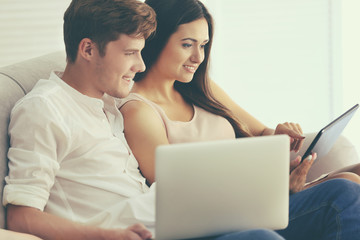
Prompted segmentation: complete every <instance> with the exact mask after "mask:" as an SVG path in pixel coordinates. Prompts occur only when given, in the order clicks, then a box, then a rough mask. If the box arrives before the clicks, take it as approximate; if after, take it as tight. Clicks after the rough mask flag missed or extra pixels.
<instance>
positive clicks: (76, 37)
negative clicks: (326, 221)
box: [0, 0, 282, 239]
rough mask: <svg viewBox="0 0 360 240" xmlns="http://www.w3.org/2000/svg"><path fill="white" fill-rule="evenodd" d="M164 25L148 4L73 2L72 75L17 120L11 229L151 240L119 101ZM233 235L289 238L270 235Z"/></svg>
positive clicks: (148, 196)
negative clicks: (149, 43)
mask: <svg viewBox="0 0 360 240" xmlns="http://www.w3.org/2000/svg"><path fill="white" fill-rule="evenodd" d="M155 27H156V21H155V13H154V12H153V10H152V9H151V8H150V7H148V6H147V5H146V4H144V3H142V2H138V1H135V0H102V1H99V0H73V1H72V3H71V4H70V6H69V8H68V9H67V11H66V12H65V15H64V39H65V46H66V53H67V62H68V63H67V66H66V68H65V71H64V72H63V73H60V72H52V73H51V76H50V79H49V80H40V81H39V82H38V83H37V84H36V85H35V86H34V88H33V90H32V91H31V92H30V93H29V94H28V95H26V96H25V97H24V98H23V99H21V100H20V101H19V102H18V103H17V104H16V105H15V107H14V109H13V111H12V113H11V120H10V125H9V135H10V145H11V147H10V149H9V153H8V157H9V175H8V176H7V177H6V183H7V185H6V186H5V188H4V196H3V203H4V205H7V224H8V228H9V229H11V230H14V231H17V232H24V233H30V234H33V235H36V236H38V237H40V238H43V239H148V238H150V237H151V232H150V231H148V230H147V229H146V228H145V226H144V225H143V224H145V225H147V226H149V227H153V224H154V194H153V193H154V191H153V189H152V188H149V187H148V186H147V185H146V183H145V179H144V178H143V177H142V176H141V174H140V173H139V170H138V164H137V161H136V160H135V158H134V156H133V155H132V153H131V151H130V149H129V147H128V145H127V143H126V141H125V138H124V134H123V120H122V116H121V114H120V112H119V111H118V107H117V98H121V97H125V96H126V95H127V94H128V92H129V87H130V83H131V80H132V79H133V77H134V75H135V74H136V73H137V72H141V71H144V70H145V66H144V63H143V61H142V58H141V50H142V48H143V47H144V42H145V38H147V37H148V36H149V35H150V34H151V33H152V32H153V31H154V30H155ZM139 222H140V223H139ZM1 234H2V236H12V237H14V239H16V237H19V236H20V235H16V234H15V233H13V232H5V231H2V232H0V235H1ZM21 236H23V235H21ZM223 237H224V238H223V239H244V238H246V239H249V238H253V239H282V238H281V237H279V235H277V234H276V233H274V232H271V231H267V230H256V231H247V232H243V233H235V234H231V235H225V236H223ZM19 239H20V237H19ZM220 239H221V238H220Z"/></svg>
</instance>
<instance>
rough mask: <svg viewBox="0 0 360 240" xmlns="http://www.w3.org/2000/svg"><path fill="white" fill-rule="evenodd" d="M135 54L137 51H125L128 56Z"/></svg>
mask: <svg viewBox="0 0 360 240" xmlns="http://www.w3.org/2000/svg"><path fill="white" fill-rule="evenodd" d="M134 54H135V52H126V53H125V55H126V56H130V55H134Z"/></svg>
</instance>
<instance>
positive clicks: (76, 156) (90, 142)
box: [3, 72, 155, 230]
mask: <svg viewBox="0 0 360 240" xmlns="http://www.w3.org/2000/svg"><path fill="white" fill-rule="evenodd" d="M60 77H61V73H55V72H52V73H51V76H50V79H49V80H40V81H39V82H38V83H37V84H36V85H35V87H34V88H33V90H32V91H31V92H30V93H29V94H27V95H26V96H25V97H24V98H22V99H21V100H19V101H18V102H17V103H16V105H15V107H14V108H13V110H12V113H11V118H10V125H9V136H10V146H11V147H10V149H9V153H8V158H9V175H8V176H7V177H6V186H5V188H4V195H3V204H4V205H6V204H14V205H22V206H29V207H34V208H37V209H40V210H42V211H45V212H48V213H51V214H54V215H57V216H60V217H64V218H67V219H70V220H72V221H76V222H81V223H84V224H89V225H96V226H101V227H111V228H116V227H121V228H123V227H127V226H129V225H131V224H134V223H138V222H142V223H144V224H145V225H146V226H147V227H149V228H150V230H153V227H154V222H155V219H154V218H155V213H154V211H155V194H154V188H153V187H151V188H149V187H148V186H147V185H146V183H145V178H144V177H142V175H141V174H140V172H139V169H138V163H137V161H136V159H135V158H134V156H133V154H132V153H131V151H130V148H129V146H128V145H127V143H126V140H125V137H124V133H123V118H122V116H121V113H120V112H119V110H118V104H117V103H118V99H115V98H113V97H111V96H108V95H106V94H105V95H104V96H103V98H102V99H96V98H91V97H88V96H86V95H83V94H81V93H80V92H78V91H77V90H75V89H74V88H72V87H70V86H69V85H67V84H66V83H65V82H64V81H62V80H61V79H60Z"/></svg>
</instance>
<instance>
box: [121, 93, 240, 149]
mask: <svg viewBox="0 0 360 240" xmlns="http://www.w3.org/2000/svg"><path fill="white" fill-rule="evenodd" d="M134 100H135V101H142V102H144V103H146V104H148V105H149V106H151V107H152V108H153V109H154V111H155V112H156V113H157V115H158V116H159V118H160V119H161V120H162V122H163V124H164V127H165V129H166V133H167V137H168V140H169V143H170V144H172V143H183V142H199V141H210V140H221V139H234V138H235V132H234V129H233V127H232V126H231V124H230V123H229V121H228V120H226V119H225V118H223V117H221V116H218V115H215V114H213V113H210V112H208V111H206V110H204V109H202V108H200V107H197V106H195V105H193V107H194V116H193V118H192V119H191V120H190V121H188V122H182V121H173V120H170V119H169V118H168V117H167V115H166V114H165V111H164V110H163V109H162V108H161V107H160V106H159V105H157V104H156V103H154V102H152V101H150V100H148V99H146V98H145V97H143V96H142V95H140V94H136V93H130V94H129V96H128V97H126V98H124V99H122V100H121V106H123V105H124V104H125V103H127V102H128V101H134ZM144 121H146V120H145V119H144Z"/></svg>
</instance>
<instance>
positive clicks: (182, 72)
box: [120, 0, 360, 192]
mask: <svg viewBox="0 0 360 240" xmlns="http://www.w3.org/2000/svg"><path fill="white" fill-rule="evenodd" d="M146 3H147V4H149V5H150V6H151V7H153V8H154V9H155V11H156V13H157V16H158V17H157V19H158V28H157V32H156V35H155V36H154V37H153V38H150V39H149V40H147V41H146V44H145V48H144V50H143V52H142V55H143V59H144V62H145V65H146V66H147V70H146V71H145V72H143V73H140V74H138V75H137V76H136V78H135V79H134V80H135V83H134V86H133V88H132V93H131V94H130V96H129V97H127V98H126V99H125V100H124V101H123V106H122V107H121V109H120V110H121V112H122V114H123V115H124V120H125V136H126V138H127V141H128V143H129V145H130V147H131V149H132V151H133V153H134V155H135V157H136V159H137V160H138V162H139V165H140V170H141V172H142V174H143V175H144V176H145V178H146V179H147V181H148V183H149V184H152V183H153V182H154V180H155V174H154V152H155V148H156V147H157V146H158V145H161V144H171V143H180V142H193V141H203V140H218V139H229V138H235V137H249V136H262V135H270V134H288V135H289V136H290V137H291V141H292V144H291V150H294V151H298V150H299V149H300V148H301V146H302V143H303V139H304V137H303V136H302V134H303V132H302V129H301V127H300V126H299V124H294V123H284V124H279V125H278V126H277V127H276V129H275V130H273V129H270V128H267V127H266V126H265V125H263V124H262V123H261V122H260V121H258V120H257V119H255V118H254V117H253V116H251V115H250V114H249V113H247V112H246V111H245V110H243V109H242V108H241V107H239V106H238V105H237V104H236V103H235V102H233V101H232V100H231V98H230V97H229V96H228V95H227V94H226V93H225V92H224V91H223V90H222V89H221V88H219V87H218V86H217V85H216V84H215V83H214V82H213V81H211V80H209V78H208V73H207V72H208V61H209V55H210V50H211V44H212V38H213V21H212V17H211V15H210V14H209V13H208V11H207V9H206V8H205V7H204V5H203V4H202V3H201V2H199V1H193V0H191V1H190V0H189V1H188V0H187V1H153V0H148V1H146ZM132 100H137V101H132ZM144 119H147V120H146V121H144ZM299 160H300V156H299V157H298V158H297V159H296V160H295V161H293V162H292V166H293V168H295V166H296V165H297V164H299ZM345 171H346V172H345ZM345 171H344V170H340V171H337V172H333V173H330V174H329V175H326V176H325V178H322V179H320V180H318V181H316V182H314V183H312V184H307V185H306V186H304V184H303V183H301V185H300V186H299V185H296V186H295V187H294V189H291V191H292V192H297V191H299V190H301V189H302V188H307V187H310V186H313V185H315V184H318V183H320V182H322V181H324V180H327V179H331V178H337V177H343V178H347V179H350V180H353V181H355V182H359V183H360V178H359V176H358V174H355V173H360V166H359V165H356V166H352V167H350V168H347V169H345ZM353 172H354V173H353ZM304 181H305V179H304Z"/></svg>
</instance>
